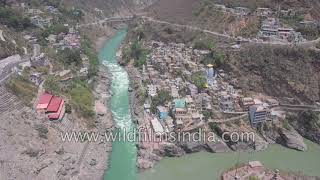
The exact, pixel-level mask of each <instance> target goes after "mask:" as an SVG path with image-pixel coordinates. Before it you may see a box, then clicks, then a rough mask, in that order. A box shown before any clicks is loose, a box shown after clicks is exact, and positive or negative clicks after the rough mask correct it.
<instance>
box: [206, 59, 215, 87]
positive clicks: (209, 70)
mask: <svg viewBox="0 0 320 180" xmlns="http://www.w3.org/2000/svg"><path fill="white" fill-rule="evenodd" d="M216 76H217V75H216V72H215V70H214V69H213V65H212V64H208V65H207V83H208V85H209V86H213V84H214V83H215V78H216Z"/></svg>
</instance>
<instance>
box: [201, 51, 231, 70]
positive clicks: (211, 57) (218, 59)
mask: <svg viewBox="0 0 320 180" xmlns="http://www.w3.org/2000/svg"><path fill="white" fill-rule="evenodd" d="M224 59H225V56H224V54H222V53H219V52H217V51H211V52H210V53H209V54H208V55H207V56H205V57H204V58H203V59H202V60H201V63H202V64H204V65H208V64H213V65H215V67H220V66H222V65H223V63H224Z"/></svg>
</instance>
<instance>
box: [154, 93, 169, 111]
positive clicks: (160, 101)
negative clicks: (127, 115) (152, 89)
mask: <svg viewBox="0 0 320 180" xmlns="http://www.w3.org/2000/svg"><path fill="white" fill-rule="evenodd" d="M171 100H172V97H171V96H170V92H168V91H166V90H160V91H159V92H158V94H157V95H156V96H155V97H153V98H152V103H151V112H153V113H155V112H156V109H157V106H160V105H164V104H165V103H166V102H169V101H171Z"/></svg>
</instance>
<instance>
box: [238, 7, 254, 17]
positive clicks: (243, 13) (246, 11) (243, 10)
mask: <svg viewBox="0 0 320 180" xmlns="http://www.w3.org/2000/svg"><path fill="white" fill-rule="evenodd" d="M234 13H235V14H237V15H239V16H247V15H249V14H250V9H249V8H246V7H235V8H234Z"/></svg>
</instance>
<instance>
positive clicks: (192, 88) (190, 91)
mask: <svg viewBox="0 0 320 180" xmlns="http://www.w3.org/2000/svg"><path fill="white" fill-rule="evenodd" d="M198 92H199V91H198V87H197V86H196V85H194V84H189V85H188V94H190V95H191V96H192V97H195V96H196V95H197V94H198Z"/></svg>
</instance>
